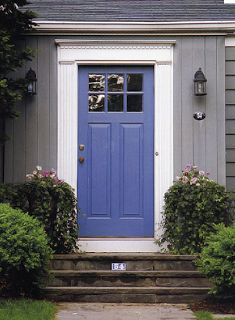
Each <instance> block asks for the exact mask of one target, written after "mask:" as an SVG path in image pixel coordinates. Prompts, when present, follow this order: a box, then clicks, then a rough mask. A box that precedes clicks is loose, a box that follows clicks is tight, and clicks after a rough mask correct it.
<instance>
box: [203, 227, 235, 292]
mask: <svg viewBox="0 0 235 320" xmlns="http://www.w3.org/2000/svg"><path fill="white" fill-rule="evenodd" d="M197 265H198V267H199V269H200V271H201V272H202V273H204V274H205V275H206V276H207V278H209V280H210V281H211V283H212V284H213V285H214V286H213V288H212V290H211V291H212V293H215V294H223V296H226V295H233V296H235V224H233V225H232V226H230V227H225V226H224V225H223V224H220V225H217V226H216V227H215V233H214V234H211V235H210V236H209V237H208V238H207V239H206V245H205V247H204V248H203V249H202V252H201V254H200V257H199V260H198V261H197Z"/></svg>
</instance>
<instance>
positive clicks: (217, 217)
mask: <svg viewBox="0 0 235 320" xmlns="http://www.w3.org/2000/svg"><path fill="white" fill-rule="evenodd" d="M219 223H224V224H225V225H229V224H231V223H232V205H231V197H230V195H229V194H228V193H227V192H226V191H225V188H224V187H223V186H221V185H219V184H217V183H216V182H214V181H212V180H210V179H209V178H208V176H207V174H205V173H204V172H203V171H199V170H198V169H197V167H195V166H187V167H186V168H185V170H184V171H183V173H182V175H181V176H180V177H177V181H176V182H175V183H174V185H173V186H172V187H171V188H170V189H169V190H168V192H167V193H166V194H165V208H164V220H163V230H164V234H163V237H162V239H161V241H160V243H161V244H163V243H167V245H168V249H169V250H171V251H173V252H175V253H179V254H195V253H199V252H200V251H201V248H202V247H203V246H204V243H205V239H206V237H207V236H208V234H209V233H210V232H213V231H214V228H215V227H214V225H215V224H219Z"/></svg>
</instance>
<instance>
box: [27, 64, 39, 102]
mask: <svg viewBox="0 0 235 320" xmlns="http://www.w3.org/2000/svg"><path fill="white" fill-rule="evenodd" d="M25 79H26V81H27V94H28V95H30V96H32V95H35V94H37V85H36V84H37V76H36V72H35V71H34V70H32V69H31V68H30V69H29V71H28V72H27V73H26V76H25Z"/></svg>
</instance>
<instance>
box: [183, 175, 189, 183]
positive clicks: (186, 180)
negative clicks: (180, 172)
mask: <svg viewBox="0 0 235 320" xmlns="http://www.w3.org/2000/svg"><path fill="white" fill-rule="evenodd" d="M182 182H183V183H184V184H186V183H188V182H189V179H188V178H187V177H185V176H183V177H182Z"/></svg>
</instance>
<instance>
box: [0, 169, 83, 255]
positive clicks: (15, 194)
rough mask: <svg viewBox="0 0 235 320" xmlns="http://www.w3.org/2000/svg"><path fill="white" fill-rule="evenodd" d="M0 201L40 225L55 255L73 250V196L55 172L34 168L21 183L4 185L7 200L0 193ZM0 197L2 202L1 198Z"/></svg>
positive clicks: (71, 190)
mask: <svg viewBox="0 0 235 320" xmlns="http://www.w3.org/2000/svg"><path fill="white" fill-rule="evenodd" d="M1 189H2V188H1V187H0V202H9V203H10V204H11V205H12V206H13V207H14V208H19V209H21V210H22V211H23V212H27V213H29V214H30V215H32V216H34V217H37V218H38V219H39V221H40V222H41V223H42V224H43V226H44V229H45V231H46V233H47V235H48V238H49V244H50V246H51V248H52V249H53V250H54V252H55V253H70V252H72V251H74V250H75V249H76V247H77V246H76V241H77V236H78V226H77V212H76V197H75V195H74V191H73V189H72V188H71V187H70V186H69V185H68V184H67V183H66V182H64V181H63V180H60V179H59V178H58V177H57V174H56V172H55V170H53V169H52V170H50V171H43V170H42V168H41V167H39V166H38V167H37V168H36V170H35V171H33V173H32V174H28V175H27V181H26V182H25V183H22V184H18V185H15V186H14V185H13V186H9V185H8V186H6V189H7V190H8V192H9V190H13V191H12V192H9V200H8V201H7V199H4V197H3V195H2V197H1V194H4V192H1ZM1 198H2V199H1Z"/></svg>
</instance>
